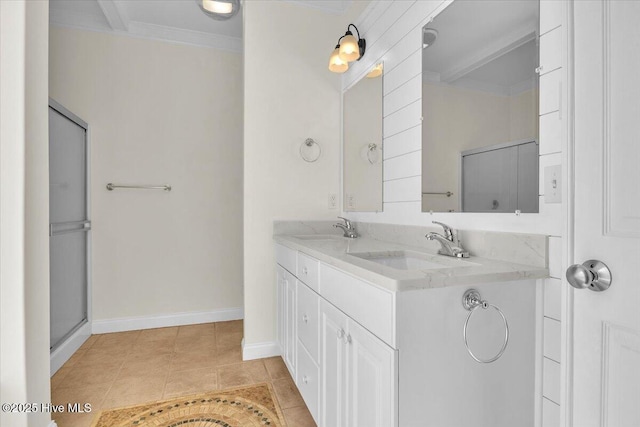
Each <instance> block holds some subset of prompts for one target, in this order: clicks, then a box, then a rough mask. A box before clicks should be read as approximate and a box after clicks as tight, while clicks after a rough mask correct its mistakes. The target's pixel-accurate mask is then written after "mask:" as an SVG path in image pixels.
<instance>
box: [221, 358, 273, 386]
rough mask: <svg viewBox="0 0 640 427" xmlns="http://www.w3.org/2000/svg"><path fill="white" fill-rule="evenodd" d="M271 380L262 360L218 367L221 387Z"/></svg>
mask: <svg viewBox="0 0 640 427" xmlns="http://www.w3.org/2000/svg"><path fill="white" fill-rule="evenodd" d="M265 381H269V374H267V370H266V369H265V367H264V364H263V363H262V361H257V360H256V361H250V362H242V363H236V364H234V365H225V366H220V367H219V368H218V384H219V386H220V388H221V389H224V388H229V387H237V386H241V385H249V384H256V383H260V382H265Z"/></svg>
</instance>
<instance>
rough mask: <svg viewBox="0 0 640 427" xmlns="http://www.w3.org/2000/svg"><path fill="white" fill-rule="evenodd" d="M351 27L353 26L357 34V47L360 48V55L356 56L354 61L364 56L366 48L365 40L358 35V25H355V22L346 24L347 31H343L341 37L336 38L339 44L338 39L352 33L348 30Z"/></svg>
mask: <svg viewBox="0 0 640 427" xmlns="http://www.w3.org/2000/svg"><path fill="white" fill-rule="evenodd" d="M351 27H353V28H355V30H356V34H357V35H358V48H359V50H360V56H359V57H358V59H357V60H356V61H360V60H361V59H362V57H363V56H364V52H365V50H366V49H367V42H366V40H365V39H363V38H361V37H360V30H358V27H356V26H355V24H349V25H348V26H347V32H346V33H344V36H342V37H340V38H339V39H338V44H340V40H342V39H343V38H344V37H346V36H352V35H353V33H352V32H351V30H350V28H351Z"/></svg>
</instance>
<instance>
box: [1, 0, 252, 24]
mask: <svg viewBox="0 0 640 427" xmlns="http://www.w3.org/2000/svg"><path fill="white" fill-rule="evenodd" d="M0 1H1V0H0ZM195 2H196V3H197V4H198V6H199V7H200V10H202V12H204V13H205V15H207V16H209V17H210V18H213V19H215V20H217V21H226V20H227V19H231V18H232V17H234V16H235V15H236V14H237V13H238V12H239V11H240V0H195Z"/></svg>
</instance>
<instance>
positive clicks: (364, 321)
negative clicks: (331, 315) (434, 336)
mask: <svg viewBox="0 0 640 427" xmlns="http://www.w3.org/2000/svg"><path fill="white" fill-rule="evenodd" d="M320 295H322V297H323V298H325V299H326V300H327V301H329V302H331V303H332V304H333V305H335V306H336V307H338V308H339V309H340V310H342V311H343V312H345V313H348V315H349V317H351V318H353V319H354V320H356V321H357V322H358V323H360V324H361V325H362V326H364V327H365V328H367V329H368V330H369V331H371V332H372V333H374V334H375V335H376V336H377V337H378V338H380V339H381V340H383V341H384V342H386V343H387V344H388V345H390V346H391V347H393V348H396V345H395V334H394V304H395V302H394V295H393V293H391V292H389V291H386V290H383V289H380V288H378V287H376V286H375V285H372V284H370V283H367V282H365V281H363V280H360V279H357V278H355V277H353V276H350V275H348V274H346V273H343V272H342V271H339V270H336V269H334V268H332V267H329V266H327V265H325V264H321V265H320Z"/></svg>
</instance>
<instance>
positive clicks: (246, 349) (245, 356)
mask: <svg viewBox="0 0 640 427" xmlns="http://www.w3.org/2000/svg"><path fill="white" fill-rule="evenodd" d="M281 353H282V352H281V351H280V346H279V345H278V343H276V342H259V343H256V344H245V343H244V339H243V340H242V360H253V359H264V358H265V357H273V356H280V355H281Z"/></svg>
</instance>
